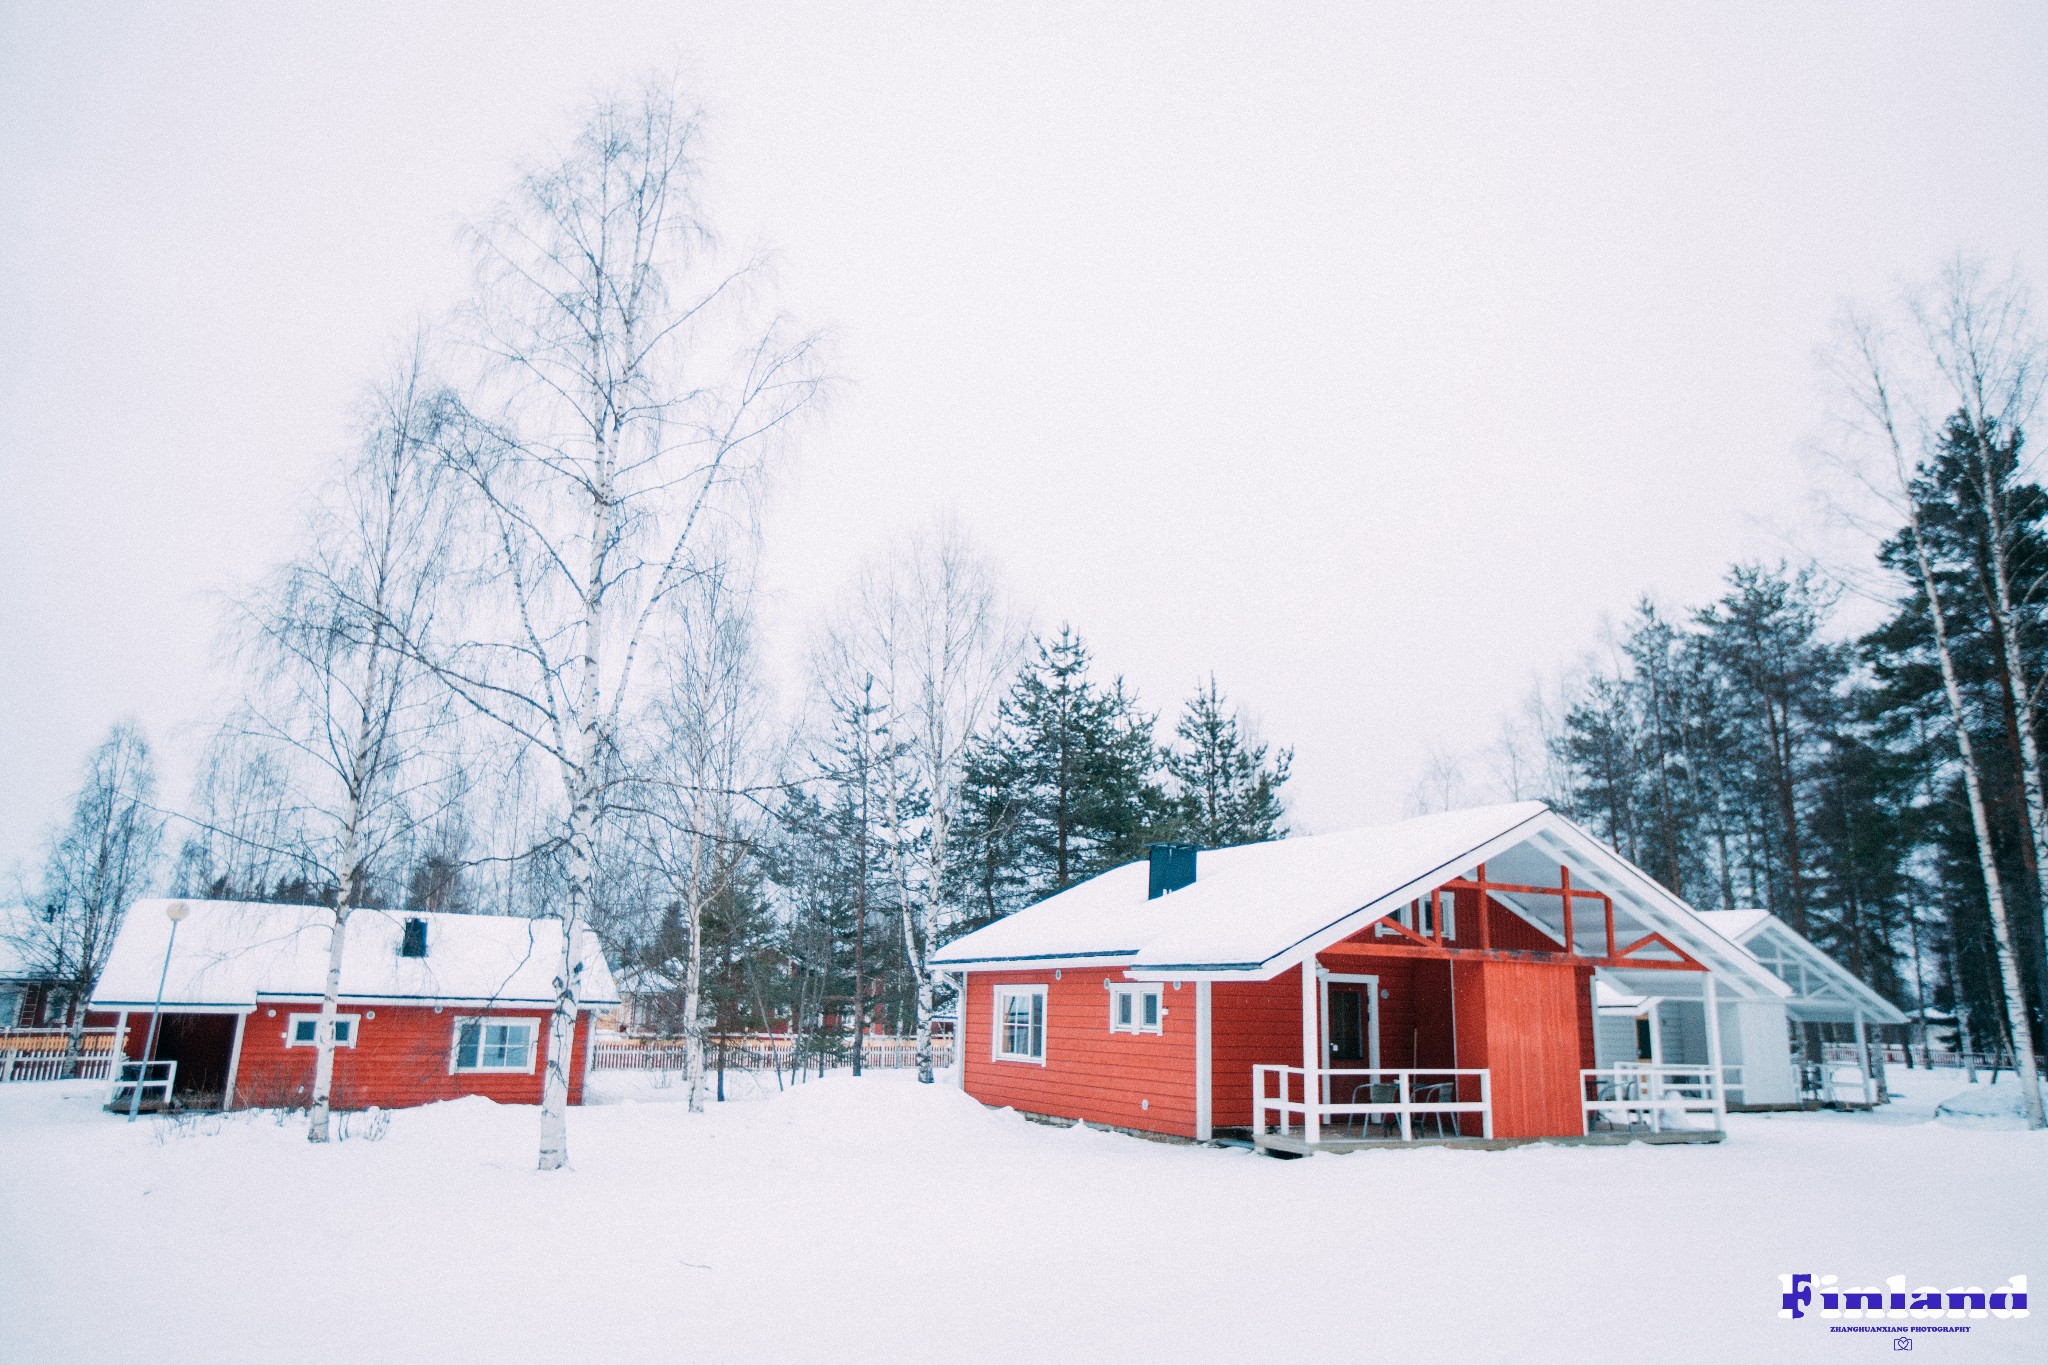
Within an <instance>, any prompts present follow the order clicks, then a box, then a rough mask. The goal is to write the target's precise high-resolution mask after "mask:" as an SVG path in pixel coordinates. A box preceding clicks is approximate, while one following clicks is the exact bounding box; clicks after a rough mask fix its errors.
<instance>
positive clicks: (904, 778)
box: [818, 524, 1025, 1084]
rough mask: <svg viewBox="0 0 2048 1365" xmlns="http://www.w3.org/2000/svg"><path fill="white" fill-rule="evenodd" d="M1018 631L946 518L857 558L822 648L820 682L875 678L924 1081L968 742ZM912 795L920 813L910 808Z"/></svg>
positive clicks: (1005, 674)
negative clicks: (934, 966)
mask: <svg viewBox="0 0 2048 1365" xmlns="http://www.w3.org/2000/svg"><path fill="white" fill-rule="evenodd" d="M1024 635H1025V632H1024V630H1023V629H1022V627H1021V623H1020V622H1018V621H1017V620H1016V619H1015V618H1013V617H1012V616H1011V615H1010V614H1009V613H1008V612H1007V611H1006V610H1005V608H1004V606H1003V603H1002V594H1001V590H1000V588H999V586H998V584H997V581H996V575H995V572H994V569H993V568H992V567H991V565H990V564H989V562H988V561H987V560H986V558H984V557H983V556H982V555H981V554H980V553H979V552H978V551H977V550H976V549H975V548H974V547H973V546H972V545H971V544H970V543H969V542H968V541H967V539H966V537H965V536H964V535H963V534H962V533H961V532H960V531H959V530H958V528H956V527H953V526H951V525H944V524H942V525H940V526H938V527H936V528H934V529H933V530H931V531H927V532H924V533H922V534H919V535H915V536H912V537H910V538H909V539H908V540H906V541H905V542H903V543H901V544H899V545H898V546H896V547H894V548H893V549H892V550H891V551H889V552H888V553H887V554H885V555H884V556H883V557H882V558H881V559H879V560H878V561H875V562H873V563H871V564H869V565H868V566H866V567H865V568H864V569H863V570H862V572H861V573H860V575H859V576H858V577H857V579H856V580H855V582H854V584H853V587H852V589H851V590H850V591H849V593H848V594H847V597H846V598H845V600H844V601H843V602H842V604H841V606H840V609H839V612H838V615H837V620H836V621H835V622H834V625H833V628H832V630H831V631H830V632H829V634H828V636H827V639H826V642H825V645H824V648H823V650H822V652H821V658H820V661H819V667H818V672H819V676H820V681H821V683H822V685H823V686H824V687H825V689H826V690H827V692H828V693H831V694H834V695H836V696H839V697H841V698H842V699H844V698H845V697H848V696H850V695H851V694H852V692H853V690H854V689H856V688H858V687H860V686H862V685H863V683H864V680H866V679H868V678H873V679H874V680H875V681H876V682H877V683H879V684H880V687H881V691H882V694H883V695H882V697H881V700H880V703H879V708H880V712H881V717H882V724H881V730H882V733H883V735H884V736H885V737H886V743H885V744H884V745H883V751H882V752H881V753H880V754H879V755H877V762H876V765H875V766H876V777H877V781H878V784H879V786H880V789H881V797H882V812H881V823H882V836H883V839H884V840H885V841H886V843H887V845H888V851H889V877H890V881H891V882H892V884H893V885H892V890H893V892H894V899H895V902H896V905H895V914H896V918H897V921H898V927H899V929H900V931H901V933H902V936H903V945H904V953H905V957H906V960H907V961H908V962H909V964H910V967H911V970H912V972H913V973H914V974H915V977H916V985H917V1072H918V1079H919V1080H920V1081H923V1082H925V1083H926V1084H930V1083H931V1082H932V1080H933V1077H934V1070H933V1063H932V1017H933V1014H934V1011H935V1010H936V1007H937V986H938V982H937V979H936V977H935V976H934V974H933V972H932V970H931V966H930V961H929V958H930V954H931V952H932V950H933V949H934V948H936V947H938V946H939V942H940V938H941V936H942V935H943V933H944V932H945V927H946V925H947V923H948V919H949V915H948V910H949V907H948V905H947V902H946V882H947V877H948V875H949V873H950V871H951V868H952V854H953V844H952V833H953V825H954V822H955V820H956V819H957V817H958V814H959V789H960V782H961V777H962V773H963V771H964V769H965V767H966V761H967V749H968V745H969V744H970V743H971V742H972V740H973V739H974V737H975V735H976V733H977V732H978V731H979V730H980V728H981V726H982V725H983V724H985V723H986V721H987V720H988V718H989V716H990V715H991V714H993V712H994V709H995V703H996V700H997V698H998V696H999V695H1000V693H1001V690H1002V687H1003V685H1004V684H1005V683H1006V682H1007V681H1008V679H1009V676H1010V672H1011V670H1012V668H1013V667H1014V665H1015V663H1016V659H1017V656H1018V653H1019V651H1020V650H1021V648H1022V642H1023V639H1024ZM920 799H921V803H922V805H923V807H924V809H923V814H922V815H921V817H919V818H917V819H913V818H912V817H911V814H910V812H911V808H912V806H913V804H915V803H917V802H918V801H919V800H920Z"/></svg>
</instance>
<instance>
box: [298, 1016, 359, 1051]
mask: <svg viewBox="0 0 2048 1365" xmlns="http://www.w3.org/2000/svg"><path fill="white" fill-rule="evenodd" d="M284 1044H285V1046H286V1047H318V1046H319V1045H320V1016H319V1015H317V1014H294V1015H293V1016H292V1017H291V1019H290V1021H289V1023H288V1026H287V1027H286V1029H285V1034H284ZM334 1045H335V1046H336V1047H354V1046H355V1045H356V1016H355V1015H353V1014H337V1015H335V1016H334Z"/></svg>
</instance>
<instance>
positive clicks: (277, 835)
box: [171, 726, 308, 900]
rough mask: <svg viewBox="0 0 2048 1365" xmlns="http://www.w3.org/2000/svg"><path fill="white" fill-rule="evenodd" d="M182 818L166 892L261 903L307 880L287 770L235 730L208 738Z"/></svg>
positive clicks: (226, 729) (270, 753) (278, 759)
mask: <svg viewBox="0 0 2048 1365" xmlns="http://www.w3.org/2000/svg"><path fill="white" fill-rule="evenodd" d="M181 815H182V818H183V821H184V823H185V824H187V825H189V826H190V827H191V828H190V830H189V831H188V832H187V834H186V835H185V837H184V839H183V840H182V841H181V842H180V844H179V847H178V861H177V867H176V869H175V870H174V872H173V873H172V878H171V892H172V894H173V895H178V896H194V897H201V898H210V899H216V900H264V899H267V898H269V897H270V896H271V895H273V894H274V893H275V892H276V891H277V889H278V888H280V887H281V886H283V885H285V884H287V883H288V882H290V881H292V880H294V879H306V877H307V872H308V868H307V862H306V853H305V840H304V838H303V836H302V834H301V832H300V829H299V821H298V818H297V815H296V814H295V812H294V810H293V802H292V796H291V774H290V773H289V772H288V771H287V769H286V767H285V764H284V762H283V759H282V756H281V755H279V754H278V753H276V752H275V751H274V750H273V749H271V748H270V747H268V746H266V745H261V744H256V743H253V742H251V741H250V740H249V739H248V738H247V737H246V736H244V735H243V734H242V733H241V732H240V731H239V730H238V729H236V728H233V727H229V726H223V727H220V728H219V729H216V730H215V731H214V733H213V734H212V735H210V736H208V738H207V741H206V746H205V749H204V751H203V752H202V754H201V756H200V761H199V771H198V774H197V775H196V776H195V777H194V779H193V782H192V795H191V797H190V799H189V800H188V802H187V803H186V805H185V807H184V809H183V811H182V812H181Z"/></svg>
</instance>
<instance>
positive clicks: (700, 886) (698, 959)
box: [683, 830, 705, 1114]
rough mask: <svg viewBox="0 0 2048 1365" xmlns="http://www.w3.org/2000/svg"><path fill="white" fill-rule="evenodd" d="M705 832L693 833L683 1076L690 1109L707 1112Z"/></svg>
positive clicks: (685, 986)
mask: <svg viewBox="0 0 2048 1365" xmlns="http://www.w3.org/2000/svg"><path fill="white" fill-rule="evenodd" d="M704 842H705V841H704V835H703V834H702V832H701V831H696V830H693V831H692V832H691V834H690V874H689V875H690V881H689V888H688V902H687V910H688V913H687V916H686V918H687V922H688V925H689V934H690V943H689V947H688V949H687V955H686V956H685V957H684V959H683V1077H684V1081H685V1084H686V1085H687V1086H688V1094H689V1097H690V1098H689V1106H690V1112H691V1113H693V1114H701V1113H703V1112H704V885H705V878H704V870H703V869H704Z"/></svg>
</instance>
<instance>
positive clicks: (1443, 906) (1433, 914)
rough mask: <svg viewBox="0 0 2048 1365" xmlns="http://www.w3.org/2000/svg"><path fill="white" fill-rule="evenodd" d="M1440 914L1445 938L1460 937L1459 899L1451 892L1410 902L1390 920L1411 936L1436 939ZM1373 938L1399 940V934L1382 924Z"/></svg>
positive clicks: (1374, 931)
mask: <svg viewBox="0 0 2048 1365" xmlns="http://www.w3.org/2000/svg"><path fill="white" fill-rule="evenodd" d="M1439 912H1441V913H1442V915H1443V921H1444V937H1445V938H1456V937H1457V936H1458V910H1457V897H1456V895H1455V894H1454V893H1452V892H1449V891H1438V892H1435V893H1433V894H1432V895H1429V896H1422V897H1420V898H1418V899H1416V900H1412V901H1409V902H1408V903H1407V904H1406V905H1404V906H1401V907H1400V908H1398V909H1397V910H1395V911H1394V913H1393V914H1392V915H1390V916H1388V918H1390V919H1392V920H1393V921H1394V922H1395V923H1397V924H1399V925H1400V926H1401V927H1402V928H1403V929H1406V930H1407V931H1408V932H1409V933H1411V934H1420V935H1421V936H1422V937H1424V938H1434V937H1436V921H1437V915H1438V913H1439ZM1373 937H1374V938H1397V937H1399V934H1398V932H1397V931H1396V930H1394V929H1391V928H1389V927H1388V926H1386V925H1384V924H1382V925H1379V926H1378V927H1376V928H1375V929H1374V930H1373Z"/></svg>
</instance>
